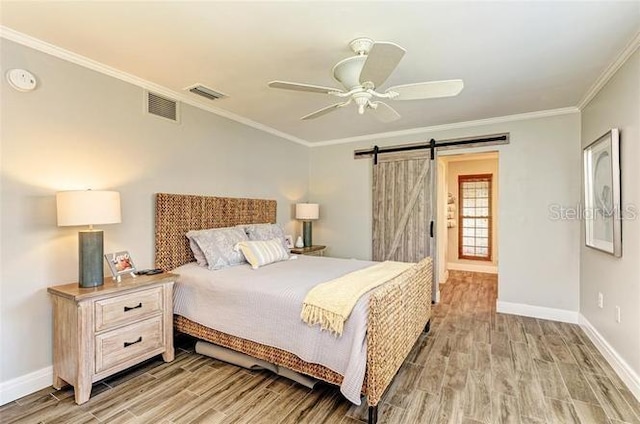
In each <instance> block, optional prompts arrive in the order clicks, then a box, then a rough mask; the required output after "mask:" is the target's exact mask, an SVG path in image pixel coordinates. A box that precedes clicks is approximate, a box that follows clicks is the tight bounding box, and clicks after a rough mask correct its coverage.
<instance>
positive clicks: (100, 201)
mask: <svg viewBox="0 0 640 424" xmlns="http://www.w3.org/2000/svg"><path fill="white" fill-rule="evenodd" d="M56 206H57V209H58V226H59V227H65V226H76V225H88V226H89V229H88V230H82V231H80V232H78V253H79V254H78V259H79V262H80V263H79V275H78V278H79V284H80V287H97V286H101V285H102V284H104V272H103V270H104V268H103V262H102V261H103V256H104V244H103V243H104V241H103V240H104V238H103V234H104V233H103V231H102V230H95V229H94V228H93V225H97V224H117V223H119V222H120V219H121V218H120V193H118V192H117V191H102V190H73V191H60V192H58V193H56Z"/></svg>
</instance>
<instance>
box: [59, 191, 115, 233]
mask: <svg viewBox="0 0 640 424" xmlns="http://www.w3.org/2000/svg"><path fill="white" fill-rule="evenodd" d="M56 205H57V209H58V226H60V227H65V226H72V225H94V224H117V223H119V222H120V221H121V218H120V193H118V192H117V191H103V190H73V191H60V192H58V193H56Z"/></svg>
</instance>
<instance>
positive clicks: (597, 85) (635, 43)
mask: <svg viewBox="0 0 640 424" xmlns="http://www.w3.org/2000/svg"><path fill="white" fill-rule="evenodd" d="M638 47H640V32H638V33H636V35H635V37H633V38H632V39H631V41H629V43H627V45H626V46H625V47H624V49H622V51H621V52H620V54H618V56H617V57H616V59H615V60H614V61H613V62H612V63H611V64H610V65H609V66H607V67H606V68H605V70H604V72H602V74H601V75H600V76H599V77H598V79H597V80H596V81H595V82H594V83H593V85H592V86H591V87H590V88H589V90H588V91H587V93H586V94H585V95H584V97H583V98H582V100H580V103H578V109H580V110H582V109H584V108H585V106H587V105H588V104H589V102H590V101H591V100H593V98H594V97H595V96H596V95H597V94H598V93H599V92H600V90H602V88H603V87H604V86H605V85H606V84H607V82H609V80H610V79H611V77H613V76H614V75H615V73H616V72H618V69H620V68H621V67H622V65H624V64H625V62H626V61H627V60H629V58H630V57H631V55H632V54H633V53H634V52H635V51H636V49H637V48H638Z"/></svg>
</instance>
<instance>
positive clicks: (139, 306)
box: [124, 302, 142, 312]
mask: <svg viewBox="0 0 640 424" xmlns="http://www.w3.org/2000/svg"><path fill="white" fill-rule="evenodd" d="M139 308H142V302H140V303H138V304H137V305H136V306H125V307H124V311H125V312H129V311H131V310H133V309H139Z"/></svg>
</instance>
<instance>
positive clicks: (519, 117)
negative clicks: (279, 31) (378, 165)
mask: <svg viewBox="0 0 640 424" xmlns="http://www.w3.org/2000/svg"><path fill="white" fill-rule="evenodd" d="M578 112H580V110H579V109H578V108H577V107H573V106H572V107H563V108H559V109H548V110H540V111H536V112H527V113H519V114H516V115H506V116H498V117H495V118H487V119H477V120H474V121H465V122H455V123H452V124H444V125H434V126H431V127H420V128H410V129H408V130H400V131H389V132H382V133H375V134H367V135H359V136H355V137H348V138H338V139H335V140H326V141H318V142H315V143H310V146H311V147H322V146H332V145H335V144H345V143H355V142H358V141H370V140H380V139H385V138H392V137H402V136H410V135H417V134H423V133H426V132H434V131H446V130H455V129H460V128H469V127H476V126H480V125H491V124H500V123H504V122H513V121H524V120H528V119H538V118H545V117H548V116H557V115H567V114H571V113H578Z"/></svg>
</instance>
